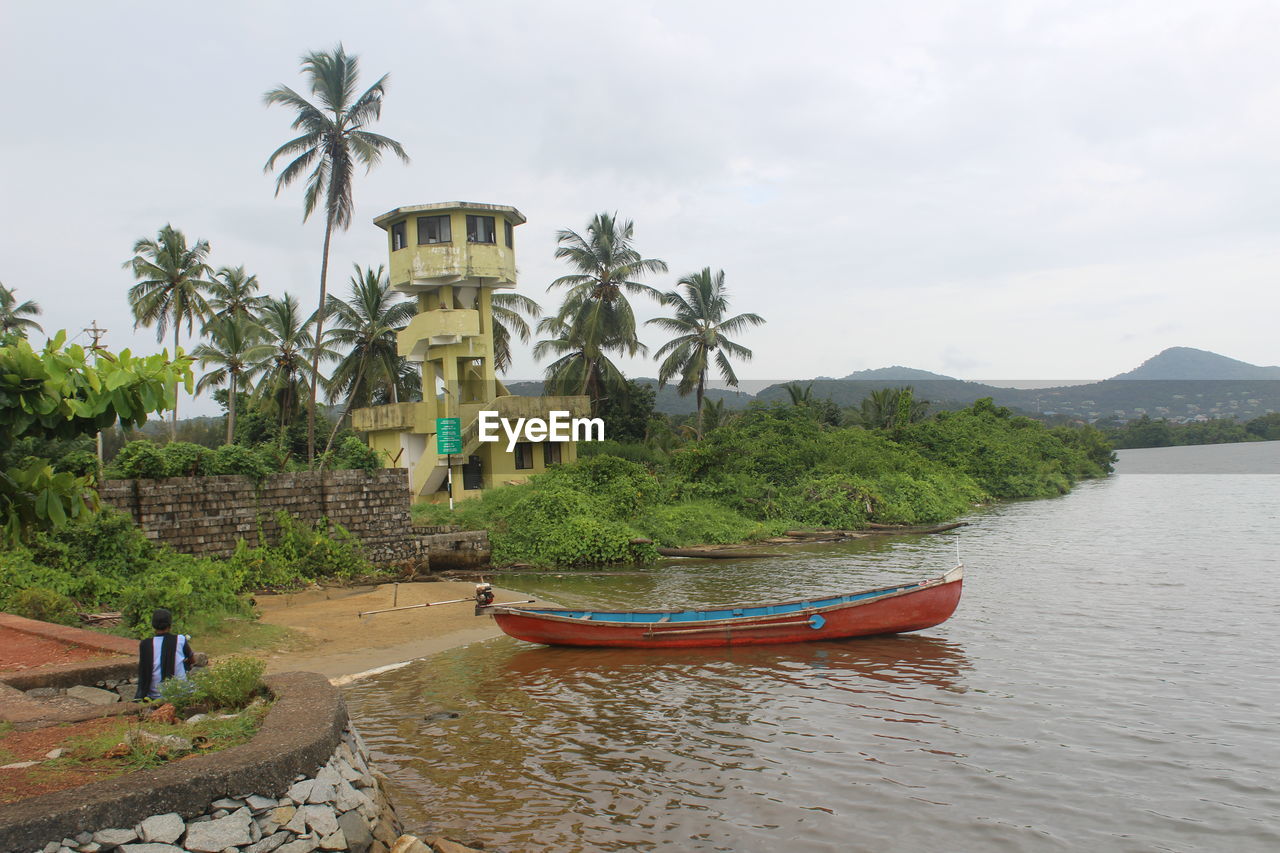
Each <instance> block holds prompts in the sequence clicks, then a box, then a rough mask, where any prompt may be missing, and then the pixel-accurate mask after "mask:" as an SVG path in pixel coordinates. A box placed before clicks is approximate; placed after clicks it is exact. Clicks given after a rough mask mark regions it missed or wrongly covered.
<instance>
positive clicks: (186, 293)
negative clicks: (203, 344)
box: [124, 225, 209, 438]
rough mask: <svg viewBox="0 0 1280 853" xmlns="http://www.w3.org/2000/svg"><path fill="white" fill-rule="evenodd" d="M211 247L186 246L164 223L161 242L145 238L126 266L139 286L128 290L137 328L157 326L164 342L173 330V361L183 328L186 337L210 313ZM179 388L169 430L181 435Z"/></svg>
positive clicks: (200, 244) (158, 337) (200, 243)
mask: <svg viewBox="0 0 1280 853" xmlns="http://www.w3.org/2000/svg"><path fill="white" fill-rule="evenodd" d="M208 260H209V244H208V243H207V242H206V241H204V240H197V241H196V242H195V243H194V244H193V245H190V246H188V245H187V238H186V235H185V234H183V233H182V232H181V231H179V230H178V229H176V228H174V227H173V226H172V225H165V226H164V227H163V228H161V229H160V231H159V233H158V234H157V235H156V239H154V240H151V239H147V238H145V237H144V238H142V239H140V240H138V241H137V242H136V243H134V244H133V257H132V258H130V259H129V260H127V261H125V262H124V266H125V269H129V270H132V271H133V276H134V278H136V279H138V283H137V284H135V285H134V286H133V287H131V288H129V306H130V307H131V308H132V309H133V321H134V322H133V327H134V328H135V329H136V328H138V327H139V326H143V327H147V328H150V327H151V326H153V325H154V326H155V327H156V341H158V342H159V341H163V340H164V336H165V332H167V331H168V330H169V327H170V326H172V327H173V357H174V358H177V357H178V343H179V340H180V337H179V335H180V333H181V331H182V324H183V323H186V324H187V334H188V335H191V334H192V333H193V332H194V329H195V323H196V320H201V321H203V320H204V318H205V317H207V316H208V314H209V304H208V302H207V301H206V300H205V297H204V294H205V292H206V291H207V290H208V288H209V281H208V275H209V263H208ZM177 398H178V394H177V387H176V386H175V387H174V404H173V417H172V420H171V421H170V432H171V435H172V436H173V437H175V438H176V437H177V434H178V403H177Z"/></svg>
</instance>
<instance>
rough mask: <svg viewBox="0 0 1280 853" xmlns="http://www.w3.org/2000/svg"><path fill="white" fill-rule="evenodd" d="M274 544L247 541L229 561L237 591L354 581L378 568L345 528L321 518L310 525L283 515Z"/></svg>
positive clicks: (242, 543)
mask: <svg viewBox="0 0 1280 853" xmlns="http://www.w3.org/2000/svg"><path fill="white" fill-rule="evenodd" d="M276 527H277V533H276V541H275V543H274V544H268V545H259V546H258V547H256V548H253V547H250V546H249V545H248V543H246V542H245V541H244V540H243V539H242V540H240V542H239V543H237V545H236V550H235V553H234V554H232V556H231V558H230V560H228V563H227V564H228V567H229V571H230V572H231V574H232V575H233V576H234V577H235V578H236V579H237V583H238V584H239V585H238V586H237V589H250V590H252V589H282V588H288V587H292V586H298V585H299V584H302V583H305V582H307V581H312V580H315V579H316V578H321V577H340V578H350V577H356V576H358V575H363V574H368V573H369V572H371V571H372V570H373V567H372V565H371V564H370V563H369V561H368V560H367V559H366V558H365V556H364V554H363V552H362V551H361V548H360V541H359V540H358V539H356V538H355V537H354V536H352V535H351V533H349V532H348V531H347V530H346V529H345V528H344V527H342V525H340V524H333V523H331V522H329V521H328V519H321V520H319V521H318V522H316V524H315V525H311V526H308V525H306V524H303V523H302V522H300V521H298V520H297V519H295V518H293V517H292V516H290V515H289V514H288V513H285V512H281V513H277V515H276Z"/></svg>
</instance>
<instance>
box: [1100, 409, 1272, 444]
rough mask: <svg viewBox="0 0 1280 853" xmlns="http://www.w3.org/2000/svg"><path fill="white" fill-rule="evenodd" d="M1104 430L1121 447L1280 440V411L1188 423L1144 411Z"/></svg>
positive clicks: (1110, 439) (1110, 440)
mask: <svg viewBox="0 0 1280 853" xmlns="http://www.w3.org/2000/svg"><path fill="white" fill-rule="evenodd" d="M1104 433H1105V435H1106V438H1107V440H1108V441H1109V442H1111V443H1112V445H1114V446H1115V447H1117V448H1121V449H1125V448H1133V447H1174V446H1177V445H1186V444H1232V443H1235V442H1240V441H1280V413H1277V412H1272V413H1271V414H1267V415H1262V416H1261V417H1257V418H1254V419H1253V420H1250V421H1245V422H1244V423H1241V422H1240V421H1237V420H1235V419H1234V418H1214V419H1212V420H1207V421H1193V422H1191V423H1184V424H1180V423H1174V422H1172V421H1168V420H1165V419H1163V418H1159V419H1154V420H1153V419H1152V418H1150V417H1148V416H1147V415H1143V416H1142V417H1140V418H1137V419H1136V420H1132V421H1129V422H1128V423H1126V424H1124V425H1123V426H1116V427H1111V428H1109V429H1105V430H1104Z"/></svg>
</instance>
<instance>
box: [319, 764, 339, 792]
mask: <svg viewBox="0 0 1280 853" xmlns="http://www.w3.org/2000/svg"><path fill="white" fill-rule="evenodd" d="M341 781H342V776H341V774H339V773H338V771H337V770H334V769H333V767H332V766H326V767H325V768H324V769H323V770H321V771H320V772H319V773H317V774H316V784H317V785H321V784H323V785H328V786H329V787H331V788H333V787H337V785H338V783H339V782H341Z"/></svg>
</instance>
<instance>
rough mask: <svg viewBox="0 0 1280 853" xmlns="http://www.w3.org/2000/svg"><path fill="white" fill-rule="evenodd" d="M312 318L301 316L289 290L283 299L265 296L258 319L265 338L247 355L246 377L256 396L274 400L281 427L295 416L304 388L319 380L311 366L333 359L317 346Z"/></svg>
mask: <svg viewBox="0 0 1280 853" xmlns="http://www.w3.org/2000/svg"><path fill="white" fill-rule="evenodd" d="M313 319H314V317H308V318H306V319H305V320H304V319H303V318H302V316H301V314H300V309H299V307H298V300H297V299H296V298H294V296H293V294H291V293H286V294H285V295H284V298H283V299H273V298H271V297H268V298H267V299H266V300H264V301H263V306H262V315H261V317H260V318H259V322H260V324H261V325H262V328H263V330H264V331H265V336H264V340H263V342H262V343H260V344H258V345H257V346H255V347H253V348H252V349H251V350H249V352H248V353H247V354H246V358H247V359H248V361H249V370H248V376H249V378H250V379H252V380H254V381H255V382H257V385H258V387H257V392H256V393H257V396H258V398H259V399H270V400H272V401H273V402H274V403H275V405H276V407H277V410H278V411H279V413H280V427H281V429H283V428H284V427H285V426H286V425H287V424H288V423H289V421H291V420H293V419H294V417H296V415H297V409H298V404H299V403H300V402H301V401H303V400H305V399H306V390H307V387H308V386H310V385H312V384H314V382H315V381H319V380H320V379H321V377H319V376H317V375H316V374H314V373H313V372H312V371H313V370H314V369H315V367H314V365H316V364H319V363H320V361H321V360H325V361H330V360H332V359H333V351H332V350H330V349H328V348H327V347H324V346H319V347H318V346H316V343H315V334H314V332H313V331H312V329H313V328H314V325H313V322H312V321H313Z"/></svg>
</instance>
